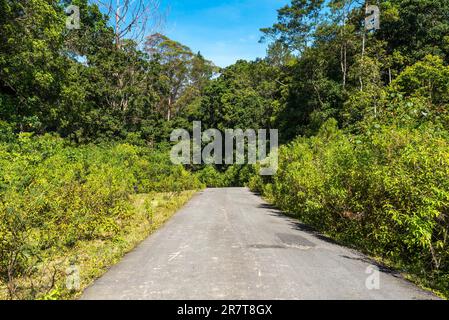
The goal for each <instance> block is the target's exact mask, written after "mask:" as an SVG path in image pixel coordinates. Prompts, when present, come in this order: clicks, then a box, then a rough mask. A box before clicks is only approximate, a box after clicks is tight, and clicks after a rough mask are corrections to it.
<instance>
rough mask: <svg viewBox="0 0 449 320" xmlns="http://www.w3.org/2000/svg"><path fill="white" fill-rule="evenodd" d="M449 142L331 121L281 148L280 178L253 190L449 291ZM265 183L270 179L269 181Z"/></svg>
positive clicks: (426, 132) (421, 133) (430, 133)
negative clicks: (352, 131)
mask: <svg viewBox="0 0 449 320" xmlns="http://www.w3.org/2000/svg"><path fill="white" fill-rule="evenodd" d="M448 176H449V137H448V136H447V135H446V134H445V133H444V132H440V131H437V130H433V129H432V128H431V127H430V126H428V127H426V129H424V128H420V129H407V128H398V127H393V126H374V127H372V128H370V130H368V131H367V133H366V134H364V135H359V136H353V135H347V134H344V133H343V132H342V131H340V130H338V129H337V126H336V122H335V121H333V120H331V121H328V122H327V123H326V124H325V125H324V126H323V127H322V128H321V130H320V132H319V134H318V135H317V136H316V137H312V138H308V139H306V138H298V139H297V140H295V141H294V142H292V143H290V144H289V145H286V146H284V147H281V149H280V159H279V170H278V172H277V174H276V175H275V176H274V177H273V178H271V179H268V180H265V181H263V180H262V178H261V177H257V176H255V177H253V178H252V179H251V181H250V187H251V188H252V189H254V190H257V191H262V192H263V193H264V194H265V195H266V196H267V197H268V198H269V199H271V200H272V201H273V202H274V203H275V204H276V205H278V206H279V207H280V208H281V209H283V210H286V211H288V212H291V213H294V214H296V215H297V216H298V217H299V218H300V219H301V220H303V221H304V222H305V223H308V224H311V225H313V226H314V227H316V228H317V229H319V230H321V231H323V232H326V233H327V234H329V235H331V236H332V237H334V238H337V239H339V240H341V241H342V242H344V243H350V244H353V245H355V246H357V247H358V248H361V249H364V250H365V251H366V252H369V253H371V254H373V255H377V256H380V257H384V258H387V259H388V261H391V262H393V263H395V264H397V265H398V266H402V267H403V268H404V270H406V271H408V272H409V273H412V274H419V275H420V276H421V277H422V278H425V279H427V280H428V283H429V285H431V286H433V287H436V288H438V289H440V290H442V291H445V292H446V293H447V292H448V289H449V276H448V271H449V250H448V249H449V248H448V244H449V243H448V242H449V239H448V231H449V215H448V212H449V211H448V210H449V180H448V179H447V177H448ZM265 179H266V178H265Z"/></svg>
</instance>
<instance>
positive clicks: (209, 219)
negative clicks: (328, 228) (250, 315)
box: [82, 188, 435, 300]
mask: <svg viewBox="0 0 449 320" xmlns="http://www.w3.org/2000/svg"><path fill="white" fill-rule="evenodd" d="M372 265H374V263H373V262H372V261H370V260H369V259H368V258H366V257H365V256H364V255H362V254H360V253H358V252H356V251H354V250H351V249H348V248H345V247H341V246H339V245H336V244H334V243H332V242H331V241H329V240H328V239H326V238H324V237H322V236H320V235H319V234H316V233H315V232H313V231H311V230H310V229H309V228H307V227H306V226H304V225H302V224H300V223H298V222H297V221H296V220H294V219H290V218H287V217H285V216H283V215H282V214H281V213H280V212H278V211H277V210H275V209H273V208H271V207H270V206H269V205H267V204H266V203H265V202H264V201H263V200H262V199H261V198H260V197H259V196H257V195H255V194H253V193H251V192H250V191H249V190H247V189H244V188H227V189H207V190H205V191H203V192H200V193H198V194H197V195H195V196H194V198H193V199H192V200H191V201H190V202H189V203H188V204H187V205H186V206H185V207H184V208H183V209H181V210H180V211H179V212H178V213H177V214H176V215H175V216H174V217H173V218H172V219H171V220H170V221H169V222H168V223H167V224H166V225H165V226H164V227H162V228H161V229H160V230H159V231H157V232H156V233H154V234H153V235H152V236H150V237H149V238H148V239H146V240H145V241H144V242H143V243H142V244H141V245H140V246H139V247H137V248H136V249H135V250H134V251H133V252H131V253H129V254H128V255H126V256H125V258H124V259H123V261H122V262H120V263H119V264H117V265H115V266H114V267H112V268H111V269H110V270H109V271H108V272H107V273H106V274H105V275H104V276H103V277H102V278H100V279H98V280H97V281H96V282H95V283H94V284H93V285H92V286H91V287H89V288H88V289H86V291H85V292H84V294H83V296H82V299H114V300H115V299H175V300H176V299H255V300H258V299H433V298H435V297H434V296H433V295H432V294H430V293H427V292H425V291H423V290H420V289H419V288H417V287H416V286H414V285H413V284H411V283H409V282H408V281H406V280H404V279H403V278H402V277H401V276H399V275H398V274H395V273H394V272H391V271H389V270H385V269H384V268H382V267H380V272H379V273H378V277H376V274H377V273H376V271H374V272H373V270H375V269H373V268H372V267H370V266H372ZM367 272H368V273H367ZM377 279H379V281H377ZM367 283H368V286H367ZM369 288H370V289H369Z"/></svg>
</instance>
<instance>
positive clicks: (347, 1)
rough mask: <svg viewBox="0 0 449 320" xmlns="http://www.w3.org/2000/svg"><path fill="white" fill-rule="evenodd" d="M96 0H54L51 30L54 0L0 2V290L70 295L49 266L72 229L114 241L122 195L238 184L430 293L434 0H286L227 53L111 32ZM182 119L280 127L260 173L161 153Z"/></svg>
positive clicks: (442, 20)
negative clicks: (374, 18)
mask: <svg viewBox="0 0 449 320" xmlns="http://www.w3.org/2000/svg"><path fill="white" fill-rule="evenodd" d="M95 2H96V1H87V0H74V1H71V2H70V4H73V5H76V6H78V7H79V8H80V16H81V27H80V28H79V29H67V28H66V18H67V16H66V13H65V8H66V7H67V5H68V4H69V1H62V0H0V12H1V13H2V14H1V15H0V289H1V291H2V292H3V293H1V294H0V295H2V294H3V296H4V297H9V298H40V299H51V298H61V297H63V298H67V297H73V296H74V295H76V293H73V292H70V291H68V290H67V289H66V288H65V286H64V283H63V281H64V280H63V279H64V269H65V267H66V266H67V265H69V264H70V263H72V262H73V261H72V260H74V259H75V260H77V259H78V260H77V261H78V262H77V263H80V262H79V261H81V262H83V261H84V262H85V261H86V260H88V259H89V255H91V256H94V255H98V252H97V251H92V249H90V250H91V251H88V250H87V249H85V247H83V246H85V243H94V244H95V246H96V247H95V248H96V249H98V250H101V247H102V245H103V244H104V245H106V243H114V244H115V245H116V246H120V245H122V246H123V247H126V246H127V245H128V246H129V244H123V243H124V242H125V240H123V239H124V237H125V235H124V233H123V232H124V231H123V230H128V229H129V228H132V226H133V223H134V224H135V223H136V221H135V220H133V219H132V218H131V216H133V215H135V214H136V213H135V210H136V209H135V208H134V207H133V206H132V202H133V199H134V200H135V197H136V196H138V195H142V194H147V195H150V196H149V197H150V200H149V201H147V200H145V208H146V209H147V210H146V213H145V214H148V215H149V216H147V217H146V218H147V220H148V219H149V221H152V218H151V216H152V214H153V211H154V210H155V208H152V206H151V203H152V202H154V201H156V200H154V197H157V195H159V194H162V193H163V194H164V197H165V198H164V199H165V200H163V201H169V202H170V201H173V199H172V198H173V197H175V198H176V197H184V196H185V192H186V190H196V189H201V188H203V187H205V186H209V187H226V186H243V185H247V186H249V187H250V188H251V189H252V190H254V191H257V192H260V193H261V194H262V195H263V196H264V197H265V198H266V199H268V200H269V201H270V202H272V203H273V204H275V205H276V206H278V207H279V208H280V209H282V210H284V211H285V212H287V213H288V214H291V215H293V216H295V217H297V218H299V219H301V220H302V221H304V222H305V223H307V224H309V225H311V226H313V227H314V228H316V229H317V230H318V231H320V232H323V233H325V234H326V235H328V236H330V237H332V238H334V239H336V240H337V241H339V242H341V243H344V244H346V245H350V246H354V247H356V248H359V249H361V250H363V251H365V252H366V253H368V254H370V255H371V256H373V257H375V258H378V259H380V260H381V261H382V262H383V263H385V264H388V265H390V266H393V267H395V268H397V269H399V270H401V271H403V272H404V273H405V274H406V275H408V276H409V277H410V278H411V279H412V280H414V281H416V282H417V283H419V284H421V285H422V286H425V287H429V288H432V289H434V290H437V291H438V292H440V293H441V294H443V295H445V296H446V297H447V295H448V292H449V273H448V272H449V238H448V232H449V182H448V181H449V180H448V179H447V177H448V175H449V112H448V111H449V108H448V107H449V2H448V1H446V0H377V1H372V2H374V3H372V4H376V5H378V6H379V8H380V12H381V16H380V17H381V25H380V29H378V30H372V31H367V30H366V28H365V17H366V12H365V6H366V5H367V4H368V3H365V1H361V0H360V1H357V0H292V1H291V4H289V5H287V6H285V7H283V8H280V9H279V10H278V19H277V22H276V23H275V24H273V25H272V26H261V27H265V28H262V29H261V32H262V34H263V36H262V38H261V40H260V41H261V42H265V43H267V44H268V50H267V54H266V57H264V58H260V59H257V60H255V61H244V60H240V61H237V62H236V63H235V64H233V65H231V66H229V67H226V68H218V67H216V66H215V65H214V64H213V62H211V61H208V60H207V59H206V58H205V57H203V56H202V54H201V53H200V52H198V53H195V52H194V51H192V49H190V48H188V47H187V46H185V45H183V44H181V43H179V42H177V41H175V40H173V39H169V38H168V37H166V36H165V35H163V34H161V33H153V34H145V35H144V37H143V39H138V38H137V37H132V36H129V37H127V36H126V32H123V30H120V28H118V27H117V25H115V26H114V25H112V24H111V19H110V17H109V16H108V15H107V14H106V13H105V12H104V10H101V9H100V7H99V6H97V5H96V4H95ZM368 2H370V1H368ZM370 4H371V3H370ZM125 31H126V28H125ZM192 121H202V124H203V127H204V128H217V129H219V130H225V129H226V128H241V129H247V128H252V129H262V128H263V129H271V128H275V129H279V137H280V142H281V144H282V146H281V147H280V150H279V170H278V172H277V174H276V175H274V176H268V177H264V176H259V175H258V174H257V172H258V170H257V169H258V166H257V165H256V166H252V165H251V166H250V165H243V166H237V165H234V166H216V167H215V166H198V165H196V166H190V165H189V166H181V165H173V164H172V163H170V159H169V148H170V132H171V131H172V130H173V129H176V128H185V129H188V128H191V123H192ZM161 201H162V200H161ZM156 202H157V201H156ZM124 250H125V249H124ZM73 252H76V257H73ZM114 254H115V255H114ZM114 254H113V253H110V252H109V253H108V255H109V256H113V257H114V258H113V259H112V258H111V259H112V260H110V261H115V260H114V259H118V257H119V254H121V252H116V253H114ZM86 256H87V257H86ZM108 261H109V260H108ZM105 263H106V262H105ZM109 263H110V262H109ZM98 268H99V269H101V267H98ZM99 273H101V272H100V271H99V270H95V272H92V275H98V274H99ZM42 274H43V275H42ZM36 279H38V280H36ZM61 279H62V280H61ZM87 284H88V283H87Z"/></svg>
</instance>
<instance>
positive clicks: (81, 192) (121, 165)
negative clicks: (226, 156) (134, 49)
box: [0, 134, 202, 298]
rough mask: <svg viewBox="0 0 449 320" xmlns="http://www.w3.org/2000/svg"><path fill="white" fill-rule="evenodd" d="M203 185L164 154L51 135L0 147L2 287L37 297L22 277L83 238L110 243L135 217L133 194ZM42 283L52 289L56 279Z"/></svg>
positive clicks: (39, 290)
mask: <svg viewBox="0 0 449 320" xmlns="http://www.w3.org/2000/svg"><path fill="white" fill-rule="evenodd" d="M201 186H202V185H201V184H200V182H199V181H198V179H197V178H196V177H195V176H193V175H192V174H190V173H189V172H187V171H186V170H185V169H184V168H183V167H182V166H181V167H180V166H173V165H172V164H171V163H170V161H169V157H168V153H166V152H164V151H157V150H154V149H147V148H144V147H137V146H133V145H129V144H119V143H118V144H105V145H102V146H101V145H100V146H93V145H86V146H74V145H72V144H70V143H68V142H67V141H66V140H63V139H61V138H58V137H56V136H51V135H45V136H42V137H36V138H34V137H32V136H31V134H21V135H20V136H18V137H17V139H15V140H14V141H13V142H10V143H6V142H0V282H2V283H3V284H5V285H6V286H7V288H8V292H9V295H10V297H11V298H17V297H22V298H29V297H32V298H33V297H37V296H38V294H41V293H42V292H45V290H44V289H42V288H37V287H36V284H32V283H31V284H30V285H29V286H25V287H24V286H23V284H22V285H19V284H18V282H17V279H19V278H20V279H22V280H23V279H27V278H30V279H31V278H32V276H33V275H34V274H35V273H36V272H38V270H42V264H45V263H48V262H49V261H52V259H51V257H53V256H57V255H58V254H59V255H60V253H61V252H64V250H66V249H68V248H71V247H73V246H75V245H77V243H78V242H80V241H84V240H87V241H89V240H96V239H98V240H102V239H111V238H113V237H114V236H115V234H117V232H118V231H119V230H120V228H123V227H124V226H125V225H126V223H127V220H129V219H128V218H129V215H131V214H133V211H132V208H131V205H130V201H129V196H130V195H131V194H133V193H136V192H145V193H148V192H152V191H157V192H158V191H174V192H179V191H182V190H187V189H197V188H200V187H201ZM38 266H40V267H39V268H38ZM48 267H49V268H50V269H51V270H53V269H54V266H48ZM22 283H23V282H22ZM40 285H41V286H48V287H49V288H48V289H50V288H51V286H52V284H51V280H49V281H48V282H47V283H45V282H44V281H43V283H41V284H40Z"/></svg>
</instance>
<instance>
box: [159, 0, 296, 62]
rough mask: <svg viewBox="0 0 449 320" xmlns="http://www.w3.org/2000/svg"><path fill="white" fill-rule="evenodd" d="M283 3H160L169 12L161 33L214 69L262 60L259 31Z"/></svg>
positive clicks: (192, 0) (264, 0)
mask: <svg viewBox="0 0 449 320" xmlns="http://www.w3.org/2000/svg"><path fill="white" fill-rule="evenodd" d="M289 2H290V1H287V0H240V1H239V0H227V1H225V0H209V1H207V0H162V3H163V5H164V6H168V8H169V11H168V14H167V18H166V21H165V24H164V26H163V29H162V33H164V34H166V35H167V36H168V37H170V38H172V39H173V40H176V41H179V42H181V43H183V44H185V45H187V46H189V47H190V48H191V49H192V50H193V51H195V52H196V51H201V53H202V54H203V55H204V56H205V57H206V58H207V59H209V60H212V61H213V62H214V63H215V64H216V65H218V66H220V67H225V66H228V65H230V64H233V63H234V62H235V61H237V60H238V59H246V60H253V59H255V58H257V57H264V56H265V53H266V44H260V43H258V41H259V39H260V36H261V33H260V31H259V29H260V28H263V27H269V26H271V25H272V24H273V23H274V22H275V21H276V17H277V11H276V10H277V9H279V8H281V7H282V6H284V5H285V4H287V3H289Z"/></svg>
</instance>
